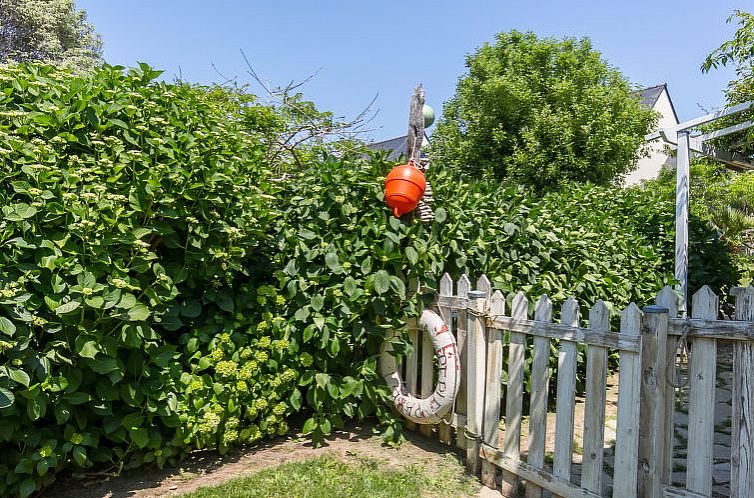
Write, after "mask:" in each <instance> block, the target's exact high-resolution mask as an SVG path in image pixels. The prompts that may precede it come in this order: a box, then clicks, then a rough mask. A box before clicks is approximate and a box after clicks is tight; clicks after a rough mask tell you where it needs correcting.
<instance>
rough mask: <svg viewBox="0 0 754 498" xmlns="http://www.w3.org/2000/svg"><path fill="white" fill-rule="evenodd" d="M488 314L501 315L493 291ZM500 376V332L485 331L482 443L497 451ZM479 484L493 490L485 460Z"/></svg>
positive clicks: (501, 300)
mask: <svg viewBox="0 0 754 498" xmlns="http://www.w3.org/2000/svg"><path fill="white" fill-rule="evenodd" d="M489 315H490V316H491V317H496V316H503V315H505V297H504V296H503V293H502V292H500V291H499V290H498V291H495V293H494V294H493V295H492V297H491V298H490V306H489ZM502 373H503V332H502V331H501V330H500V329H496V328H493V327H488V328H487V372H486V384H485V392H484V423H483V432H484V443H485V444H487V445H489V446H491V447H493V448H498V442H499V439H500V436H499V428H500V394H501V382H500V377H501V376H502ZM482 483H483V484H484V485H485V486H487V487H488V488H491V489H495V488H496V487H497V467H496V466H495V464H493V463H491V462H489V461H488V460H486V459H483V460H482Z"/></svg>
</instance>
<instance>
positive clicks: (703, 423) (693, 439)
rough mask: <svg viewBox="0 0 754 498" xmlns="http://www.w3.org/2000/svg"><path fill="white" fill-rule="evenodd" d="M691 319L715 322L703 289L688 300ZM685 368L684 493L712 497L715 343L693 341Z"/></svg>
mask: <svg viewBox="0 0 754 498" xmlns="http://www.w3.org/2000/svg"><path fill="white" fill-rule="evenodd" d="M691 306H692V307H691V317H692V318H699V319H703V320H715V319H716V318H717V309H718V307H719V303H718V299H717V296H716V295H715V294H714V293H713V292H712V289H710V288H709V287H707V286H706V285H705V286H704V287H702V288H701V290H699V291H698V292H697V293H696V294H694V297H693V298H692V304H691ZM691 351H692V352H693V353H692V354H691V363H690V365H689V418H688V430H689V438H688V445H689V448H694V451H693V452H691V453H689V454H688V461H687V463H686V489H688V490H689V491H694V492H697V493H701V494H703V495H705V496H710V495H712V455H713V452H712V449H713V444H714V435H715V403H714V402H713V400H714V399H715V374H716V371H717V368H716V366H717V341H716V340H715V339H706V338H702V337H697V338H695V339H693V342H692V347H691Z"/></svg>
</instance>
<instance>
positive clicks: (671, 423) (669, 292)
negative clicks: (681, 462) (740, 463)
mask: <svg viewBox="0 0 754 498" xmlns="http://www.w3.org/2000/svg"><path fill="white" fill-rule="evenodd" d="M655 303H656V304H657V305H658V306H662V307H664V308H667V309H668V331H669V330H670V322H671V320H672V321H675V322H685V323H688V322H689V320H687V319H685V318H683V319H679V318H676V317H677V316H678V314H679V307H678V294H676V292H675V290H673V288H672V287H670V286H669V285H666V286H665V287H663V289H662V290H661V291H660V292H659V293H658V294H657V298H656V299H655ZM675 347H676V338H675V337H670V336H668V338H667V341H666V343H665V372H666V373H665V379H666V382H665V425H664V427H663V446H662V454H663V455H665V459H664V461H663V466H662V482H664V483H670V482H671V474H672V472H673V439H674V437H673V434H674V433H675V387H673V385H672V384H671V383H670V382H667V379H668V378H671V379H672V378H675V361H676V358H675Z"/></svg>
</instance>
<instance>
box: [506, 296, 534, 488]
mask: <svg viewBox="0 0 754 498" xmlns="http://www.w3.org/2000/svg"><path fill="white" fill-rule="evenodd" d="M528 311H529V300H528V299H527V298H526V296H525V295H524V293H523V292H519V293H518V294H516V297H514V298H513V303H512V304H511V317H512V318H513V319H518V320H526V319H527V318H528ZM525 352H526V336H525V335H524V334H522V333H520V332H510V337H509V344H508V384H507V389H506V394H505V434H504V436H503V457H504V458H507V459H511V460H513V461H517V460H518V459H519V455H520V451H521V415H522V414H521V412H522V411H523V399H524V354H525ZM517 488H518V476H517V475H516V474H515V473H514V472H511V471H510V470H506V469H505V468H504V469H503V485H502V493H503V496H510V495H513V494H515V493H516V490H517Z"/></svg>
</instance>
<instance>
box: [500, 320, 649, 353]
mask: <svg viewBox="0 0 754 498" xmlns="http://www.w3.org/2000/svg"><path fill="white" fill-rule="evenodd" d="M487 323H488V326H490V327H496V328H500V329H503V330H510V331H511V332H521V333H523V334H527V335H533V336H540V337H548V338H550V339H561V340H564V339H565V340H567V341H573V342H578V343H582V344H586V345H589V346H591V345H593V346H600V347H604V348H614V349H620V350H625V351H633V352H637V351H639V342H641V341H640V340H639V339H637V338H636V337H631V336H626V335H622V334H607V333H605V332H604V331H594V330H591V329H582V328H573V327H566V326H565V325H562V324H560V323H544V322H536V321H534V320H522V319H517V318H511V317H505V316H499V317H496V318H490V319H488V320H487Z"/></svg>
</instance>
